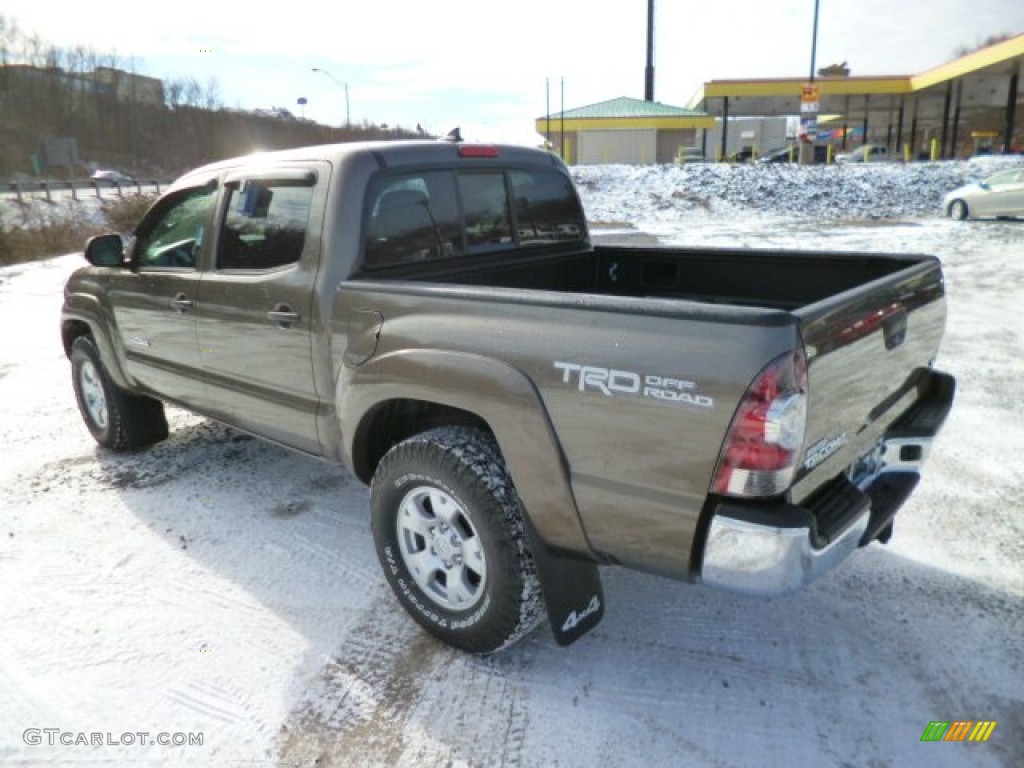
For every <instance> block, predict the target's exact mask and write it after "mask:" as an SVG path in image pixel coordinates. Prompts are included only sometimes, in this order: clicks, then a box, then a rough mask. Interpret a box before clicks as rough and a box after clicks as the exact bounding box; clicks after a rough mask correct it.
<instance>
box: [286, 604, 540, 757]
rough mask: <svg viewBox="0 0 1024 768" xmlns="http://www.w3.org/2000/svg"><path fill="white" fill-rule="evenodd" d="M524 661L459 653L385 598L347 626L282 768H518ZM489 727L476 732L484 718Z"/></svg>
mask: <svg viewBox="0 0 1024 768" xmlns="http://www.w3.org/2000/svg"><path fill="white" fill-rule="evenodd" d="M517 659H522V655H521V654H518V655H517V654H516V653H515V652H506V654H505V657H504V658H502V659H480V658H477V657H473V656H467V655H465V654H461V653H459V652H457V651H455V650H453V649H451V648H448V647H447V646H444V645H443V644H441V643H439V642H438V641H436V640H435V639H433V638H432V637H430V636H429V635H426V634H425V633H423V632H422V631H421V630H420V629H419V627H418V626H417V625H416V624H415V623H414V622H412V621H411V620H410V619H408V618H407V617H405V616H404V614H402V613H401V609H400V608H399V606H398V605H397V604H396V603H395V601H394V599H393V598H392V597H391V595H390V594H389V595H387V596H386V597H383V598H380V599H378V600H377V601H375V602H374V604H373V605H372V606H371V608H370V609H368V610H367V612H366V613H365V614H364V616H363V619H362V620H361V621H360V622H357V623H356V624H355V625H353V627H352V629H351V630H350V632H349V633H348V636H347V637H346V638H345V640H344V642H343V643H342V645H341V647H340V648H339V649H338V651H337V652H336V653H335V654H333V655H332V657H331V658H330V660H329V661H328V662H327V663H326V664H325V665H324V666H323V668H322V669H321V670H320V673H319V674H318V675H317V677H316V678H315V679H313V680H312V681H310V683H309V687H308V688H307V690H306V691H305V692H304V693H303V695H302V698H301V700H300V702H299V703H298V704H297V706H295V707H294V708H293V710H292V713H291V715H289V717H288V718H287V720H286V722H285V723H284V724H283V725H282V727H281V732H280V735H279V737H278V746H277V753H278V757H279V760H280V762H281V763H282V764H285V765H310V764H315V765H317V766H325V767H326V766H347V765H353V764H359V765H362V766H383V765H417V766H453V765H462V766H487V767H488V768H490V767H491V766H509V767H513V766H519V765H522V764H523V760H522V756H523V748H524V744H525V739H526V734H527V730H528V728H527V726H528V724H529V700H528V696H527V692H526V689H525V687H524V686H523V685H521V684H520V683H519V679H520V674H519V673H520V672H522V671H523V670H522V669H521V664H520V663H518V662H517V661H516V660H517ZM485 712H486V713H487V718H488V720H489V722H490V723H491V724H492V725H493V726H494V727H490V728H488V729H480V728H479V727H478V724H479V720H480V716H481V713H485Z"/></svg>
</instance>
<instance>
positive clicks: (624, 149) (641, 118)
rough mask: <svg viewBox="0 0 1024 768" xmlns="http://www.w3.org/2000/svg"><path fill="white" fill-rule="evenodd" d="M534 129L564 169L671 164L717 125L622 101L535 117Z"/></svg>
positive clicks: (652, 104) (703, 117)
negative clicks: (702, 132) (566, 166)
mask: <svg viewBox="0 0 1024 768" xmlns="http://www.w3.org/2000/svg"><path fill="white" fill-rule="evenodd" d="M536 126H537V132H538V133H540V134H541V135H543V136H545V137H546V138H547V140H548V141H549V142H550V143H551V145H552V147H553V148H554V149H555V150H556V151H557V152H558V153H559V154H560V155H561V156H562V157H563V158H564V159H565V161H566V162H567V163H570V164H576V165H598V164H607V163H624V164H629V165H649V164H651V163H671V162H674V161H675V159H676V158H677V157H678V156H679V155H680V154H682V150H683V149H686V148H692V147H699V146H700V141H698V133H697V132H698V131H699V130H704V129H708V128H714V126H715V119H714V118H713V117H710V116H708V115H707V114H706V113H704V112H698V111H695V110H692V109H684V108H683V107H673V106H670V105H668V104H661V103H659V102H657V101H643V100H642V99H631V98H628V97H625V96H623V97H620V98H618V99H611V100H610V101H602V102H600V103H598V104H591V105H589V106H586V107H577V108H576V109H570V110H566V111H565V112H564V113H562V112H559V113H557V114H552V115H551V116H550V117H548V116H547V115H545V116H544V117H538V118H537V123H536Z"/></svg>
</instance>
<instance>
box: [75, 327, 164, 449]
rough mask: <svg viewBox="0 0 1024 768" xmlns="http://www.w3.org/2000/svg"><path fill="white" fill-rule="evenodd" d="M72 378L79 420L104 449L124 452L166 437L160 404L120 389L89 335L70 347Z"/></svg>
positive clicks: (161, 404) (78, 339) (162, 408)
mask: <svg viewBox="0 0 1024 768" xmlns="http://www.w3.org/2000/svg"><path fill="white" fill-rule="evenodd" d="M71 377H72V383H73V384H74V388H75V398H76V399H77V400H78V410H79V411H80V412H81V414H82V420H83V421H85V426H87V427H88V428H89V432H90V433H91V434H92V436H93V439H95V440H96V442H97V443H99V444H100V445H102V446H103V447H104V448H110V449H111V450H115V451H123V450H128V449H130V448H138V447H140V446H143V445H149V444H151V443H156V442H159V441H160V440H163V439H164V438H165V437H167V419H166V417H165V416H164V406H163V403H161V402H160V401H159V400H154V399H153V398H151V397H144V396H141V395H131V394H129V393H127V392H125V391H124V390H122V389H119V388H118V387H117V385H116V384H114V382H113V381H111V379H110V374H108V373H107V369H106V368H105V367H104V366H103V361H102V360H100V353H99V351H98V350H97V349H96V344H95V343H94V342H93V340H92V339H91V338H89V337H88V336H80V337H79V338H77V339H75V343H74V344H73V345H72V346H71Z"/></svg>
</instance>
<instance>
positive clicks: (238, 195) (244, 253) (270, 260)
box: [217, 179, 313, 270]
mask: <svg viewBox="0 0 1024 768" xmlns="http://www.w3.org/2000/svg"><path fill="white" fill-rule="evenodd" d="M312 200H313V184H312V182H310V181H305V180H301V181H300V180H292V179H250V180H246V181H243V182H238V183H233V184H231V185H230V186H229V189H228V202H227V213H226V215H225V218H224V226H223V227H222V228H221V236H220V246H219V248H218V249H217V269H230V270H238V269H243V270H264V269H276V268H278V267H284V266H287V265H289V264H294V263H295V262H297V261H298V260H299V259H300V258H301V257H302V249H303V246H304V245H305V242H306V228H307V225H308V223H309V210H310V206H311V204H312Z"/></svg>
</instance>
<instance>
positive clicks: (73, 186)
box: [2, 179, 170, 203]
mask: <svg viewBox="0 0 1024 768" xmlns="http://www.w3.org/2000/svg"><path fill="white" fill-rule="evenodd" d="M169 184H170V182H167V181H157V180H156V179H153V180H150V181H140V180H138V179H136V180H133V181H130V182H120V181H114V180H112V179H110V180H108V179H97V180H92V179H90V180H89V181H30V182H20V181H12V182H10V183H9V184H7V185H6V187H4V188H3V190H2V192H3V195H2V197H3V198H5V199H7V200H12V199H13V200H17V201H18V202H19V203H24V202H25V201H26V199H28V200H33V199H34V200H46V202H48V203H52V202H53V198H54V194H55V193H63V194H65V195H70V197H71V199H72V200H74V201H76V202H77V201H78V200H79V192H84V193H86V194H85V196H86V197H93V196H95V197H96V198H97V199H103V197H104V195H103V193H104V191H111V192H113V193H114V194H116V196H117V197H124V195H125V191H126V190H127V191H129V192H131V191H132V190H133V189H134V191H135V193H136V194H140V195H141V194H142V192H143V189H145V190H146V191H147V192H155V193H156V194H158V195H159V194H160V191H161V187H167V186H168V185H169Z"/></svg>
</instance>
